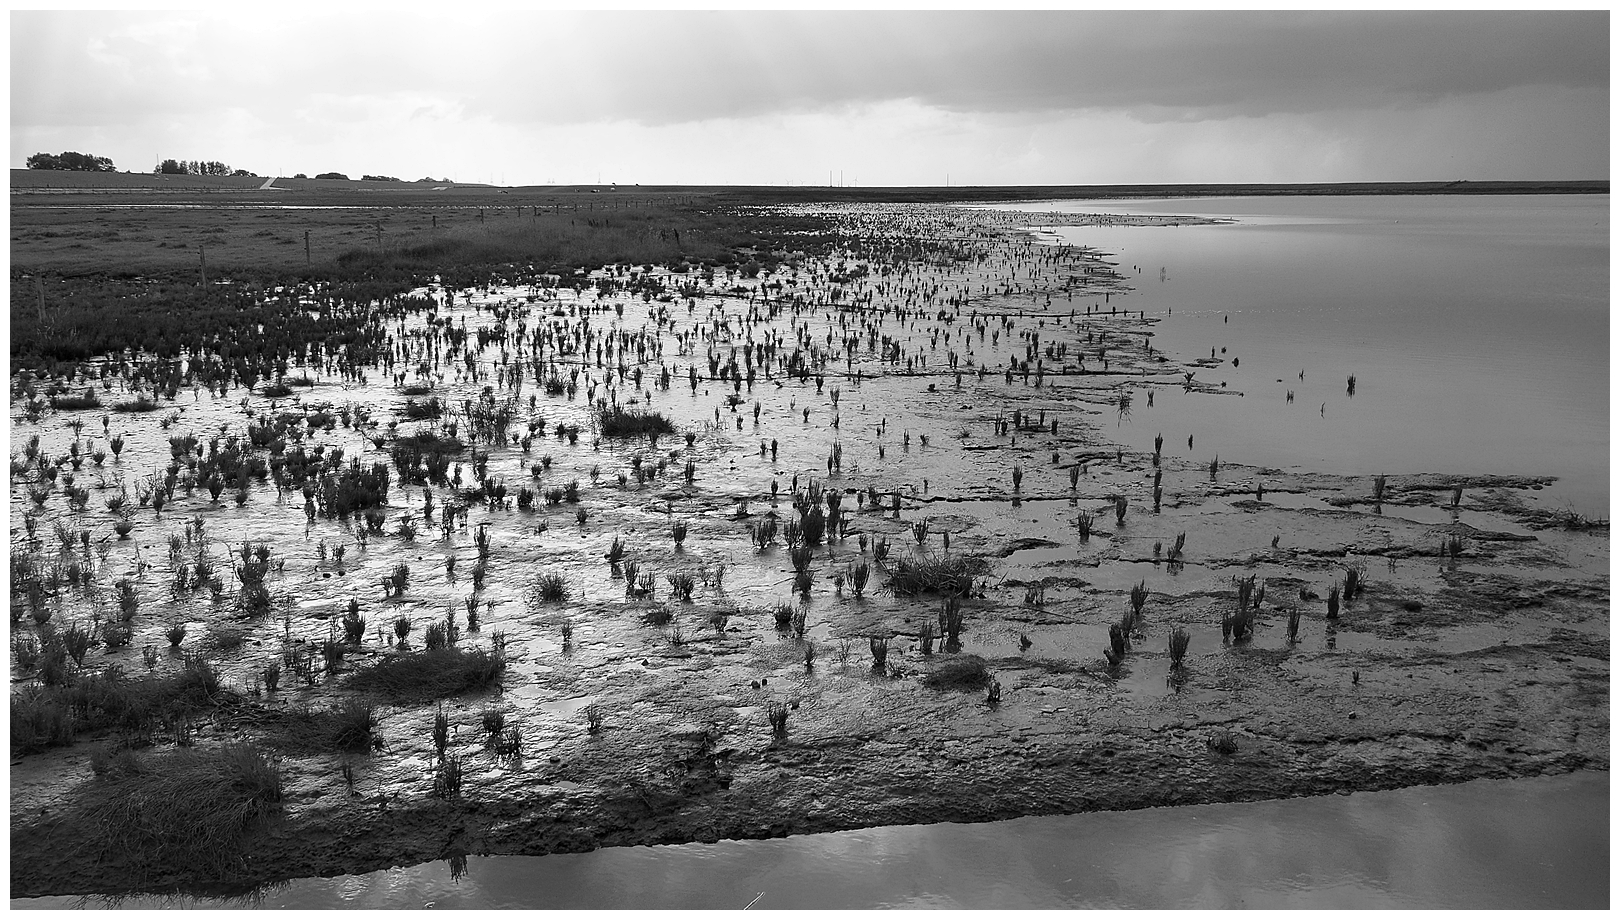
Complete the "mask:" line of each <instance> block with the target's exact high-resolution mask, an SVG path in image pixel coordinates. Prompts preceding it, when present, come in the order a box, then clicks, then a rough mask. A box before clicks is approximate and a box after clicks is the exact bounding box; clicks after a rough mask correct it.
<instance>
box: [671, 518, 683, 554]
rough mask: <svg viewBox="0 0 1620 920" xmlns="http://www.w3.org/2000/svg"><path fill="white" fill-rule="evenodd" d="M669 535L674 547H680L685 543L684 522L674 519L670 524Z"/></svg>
mask: <svg viewBox="0 0 1620 920" xmlns="http://www.w3.org/2000/svg"><path fill="white" fill-rule="evenodd" d="M669 535H670V537H671V538H672V539H674V541H675V548H676V549H680V548H681V547H682V545H684V544H685V543H686V522H685V521H676V522H675V523H673V524H671V525H670V528H669Z"/></svg>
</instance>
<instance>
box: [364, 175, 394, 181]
mask: <svg viewBox="0 0 1620 920" xmlns="http://www.w3.org/2000/svg"><path fill="white" fill-rule="evenodd" d="M360 179H361V181H363V182H398V181H399V180H398V179H396V178H395V177H393V176H361V177H360Z"/></svg>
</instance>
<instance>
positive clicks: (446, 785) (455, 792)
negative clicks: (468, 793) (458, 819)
mask: <svg viewBox="0 0 1620 920" xmlns="http://www.w3.org/2000/svg"><path fill="white" fill-rule="evenodd" d="M462 772H463V771H462V767H461V758H460V757H459V756H454V755H452V756H450V757H447V758H444V759H443V760H441V761H440V763H439V767H438V769H437V770H435V771H434V773H433V794H434V796H436V797H438V798H441V799H444V800H445V801H446V802H456V801H459V800H460V799H461V780H462Z"/></svg>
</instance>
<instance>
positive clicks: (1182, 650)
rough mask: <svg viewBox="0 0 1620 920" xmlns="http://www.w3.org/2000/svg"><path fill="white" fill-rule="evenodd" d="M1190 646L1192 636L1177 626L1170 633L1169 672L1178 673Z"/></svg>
mask: <svg viewBox="0 0 1620 920" xmlns="http://www.w3.org/2000/svg"><path fill="white" fill-rule="evenodd" d="M1191 644H1192V636H1191V635H1189V634H1188V632H1187V630H1185V629H1183V628H1181V627H1180V626H1177V627H1176V628H1175V629H1172V630H1171V631H1170V670H1171V671H1172V672H1176V673H1179V672H1180V671H1181V669H1182V662H1183V660H1184V659H1185V658H1186V657H1187V647H1188V646H1189V645H1191Z"/></svg>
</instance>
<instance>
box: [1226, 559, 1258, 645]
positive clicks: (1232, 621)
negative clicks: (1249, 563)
mask: <svg viewBox="0 0 1620 920" xmlns="http://www.w3.org/2000/svg"><path fill="white" fill-rule="evenodd" d="M1232 582H1233V585H1234V586H1235V587H1236V588H1237V604H1236V606H1235V607H1234V608H1233V609H1232V610H1229V611H1227V612H1226V613H1224V614H1222V616H1221V637H1222V638H1229V639H1231V640H1232V641H1233V642H1243V641H1246V640H1248V639H1249V638H1251V637H1252V636H1253V634H1254V610H1255V608H1254V607H1253V606H1251V605H1250V600H1251V598H1253V596H1254V576H1253V575H1247V576H1244V577H1243V578H1234V579H1233V580H1232Z"/></svg>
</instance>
